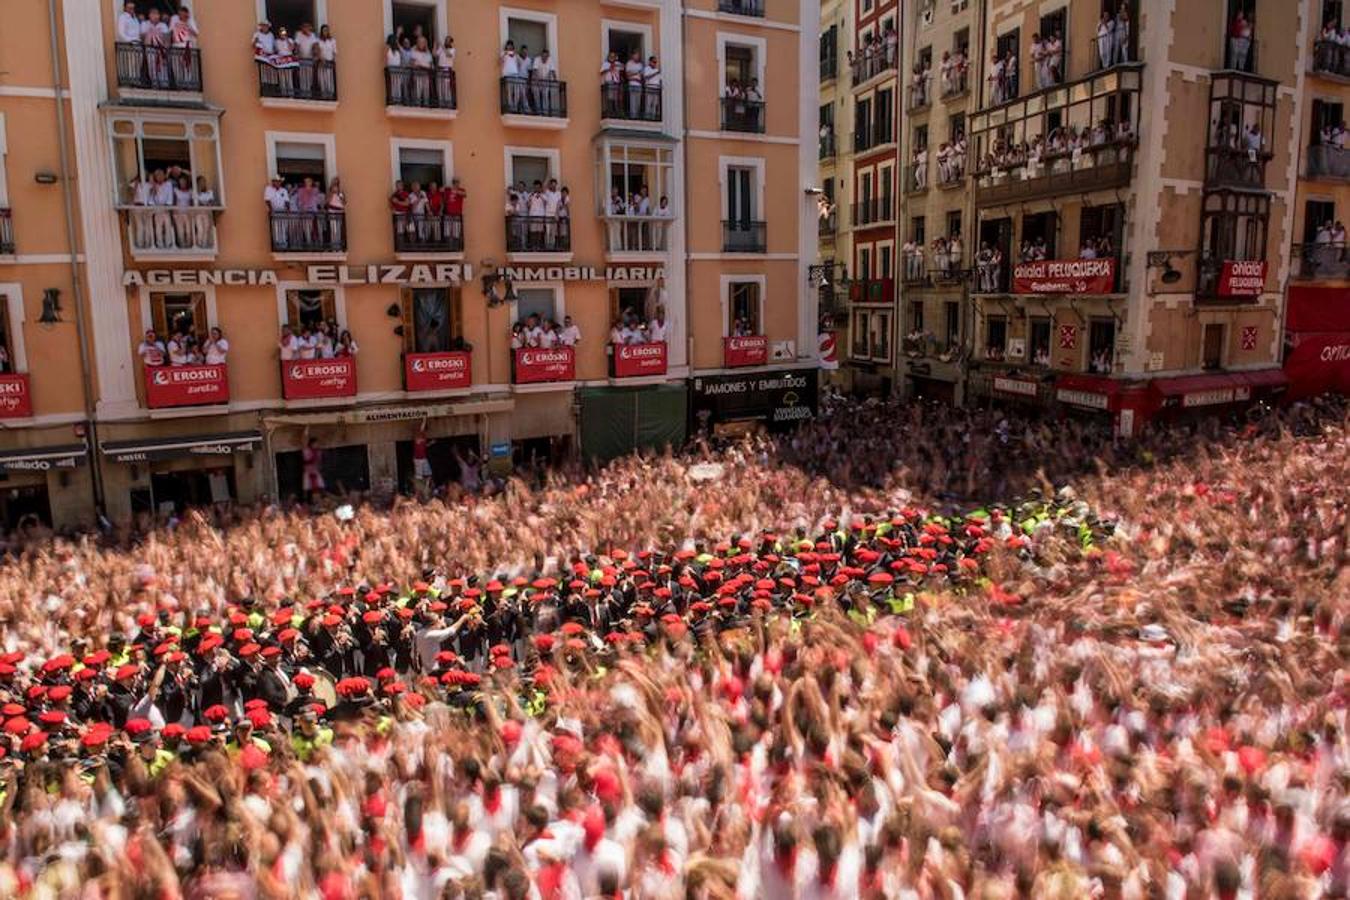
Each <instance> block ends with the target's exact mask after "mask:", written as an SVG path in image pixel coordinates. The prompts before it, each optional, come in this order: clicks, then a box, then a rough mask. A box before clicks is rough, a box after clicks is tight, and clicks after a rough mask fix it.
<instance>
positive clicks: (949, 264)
mask: <svg viewBox="0 0 1350 900" xmlns="http://www.w3.org/2000/svg"><path fill="white" fill-rule="evenodd" d="M964 263H965V259H964V258H963V254H962V253H961V248H960V247H959V246H958V247H957V248H956V251H955V252H953V251H952V249H951V247H950V246H942V245H939V246H936V247H934V248H933V268H931V269H929V270H928V280H929V281H930V282H931V283H932V284H935V285H939V286H950V285H956V284H960V283H961V282H962V281H964V280H965V277H966V272H965V269H963V268H962V265H963V264H964Z"/></svg>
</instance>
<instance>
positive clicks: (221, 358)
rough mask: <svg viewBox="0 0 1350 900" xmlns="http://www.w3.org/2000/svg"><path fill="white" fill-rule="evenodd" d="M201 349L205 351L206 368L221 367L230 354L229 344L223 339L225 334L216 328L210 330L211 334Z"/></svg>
mask: <svg viewBox="0 0 1350 900" xmlns="http://www.w3.org/2000/svg"><path fill="white" fill-rule="evenodd" d="M202 349H203V350H204V351H205V360H206V364H207V365H208V366H223V365H225V357H226V355H227V354H228V353H229V352H230V342H229V341H227V340H226V339H225V332H223V331H221V330H220V328H219V327H216V328H212V329H211V334H210V336H209V337H208V338H207V339H206V344H205V346H204V347H203V348H202Z"/></svg>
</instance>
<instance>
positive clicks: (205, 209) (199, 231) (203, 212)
mask: <svg viewBox="0 0 1350 900" xmlns="http://www.w3.org/2000/svg"><path fill="white" fill-rule="evenodd" d="M185 177H186V176H185ZM192 204H193V205H194V206H196V207H197V211H196V212H195V213H193V214H192V246H194V247H202V248H209V247H213V246H214V245H215V241H214V240H213V239H212V237H211V225H212V216H213V213H212V212H211V207H213V206H215V205H216V192H215V191H213V190H211V186H210V185H209V184H207V182H206V177H205V176H204V175H198V176H197V190H196V191H195V192H194V193H193V195H192Z"/></svg>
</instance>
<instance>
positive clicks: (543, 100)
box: [501, 78, 567, 129]
mask: <svg viewBox="0 0 1350 900" xmlns="http://www.w3.org/2000/svg"><path fill="white" fill-rule="evenodd" d="M501 108H502V118H503V119H504V120H505V121H506V123H507V124H508V125H518V126H522V127H526V128H553V129H560V128H566V127H567V82H565V81H556V80H553V79H547V80H545V79H539V78H503V79H501Z"/></svg>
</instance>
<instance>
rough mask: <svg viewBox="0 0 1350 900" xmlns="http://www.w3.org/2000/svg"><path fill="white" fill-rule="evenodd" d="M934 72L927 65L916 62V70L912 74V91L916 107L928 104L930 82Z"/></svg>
mask: <svg viewBox="0 0 1350 900" xmlns="http://www.w3.org/2000/svg"><path fill="white" fill-rule="evenodd" d="M932 76H933V73H932V70H931V69H929V68H928V67H927V66H926V65H921V64H919V63H915V64H914V72H913V73H912V74H911V75H910V79H909V81H910V88H909V89H910V93H911V95H912V97H913V101H912V103H913V105H914V106H915V107H919V106H927V105H928V83H929V81H930V80H931V79H932Z"/></svg>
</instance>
